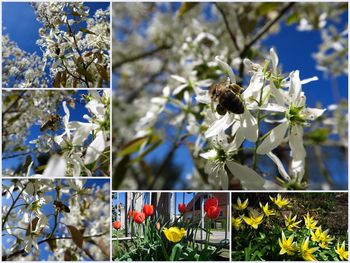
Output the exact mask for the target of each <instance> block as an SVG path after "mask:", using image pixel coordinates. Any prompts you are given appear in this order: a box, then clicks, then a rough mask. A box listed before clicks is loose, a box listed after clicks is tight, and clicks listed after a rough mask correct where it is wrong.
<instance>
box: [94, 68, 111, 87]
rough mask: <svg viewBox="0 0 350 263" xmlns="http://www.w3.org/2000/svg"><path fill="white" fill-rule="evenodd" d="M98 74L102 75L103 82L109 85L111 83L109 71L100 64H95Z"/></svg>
mask: <svg viewBox="0 0 350 263" xmlns="http://www.w3.org/2000/svg"><path fill="white" fill-rule="evenodd" d="M95 66H96V68H97V71H98V73H99V74H100V75H101V77H102V78H103V80H104V81H105V82H106V83H108V82H109V74H108V72H107V69H106V68H105V67H104V66H101V65H100V64H95Z"/></svg>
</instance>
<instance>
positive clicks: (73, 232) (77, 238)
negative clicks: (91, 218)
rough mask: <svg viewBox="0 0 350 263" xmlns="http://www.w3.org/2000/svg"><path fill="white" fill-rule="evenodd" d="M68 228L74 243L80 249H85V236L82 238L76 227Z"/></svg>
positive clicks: (69, 226) (70, 226)
mask: <svg viewBox="0 0 350 263" xmlns="http://www.w3.org/2000/svg"><path fill="white" fill-rule="evenodd" d="M67 227H68V229H69V231H70V233H71V235H72V239H73V242H74V243H75V244H76V245H77V246H78V247H79V248H82V247H83V236H82V234H81V232H80V231H79V230H78V229H77V228H76V227H75V226H72V225H68V226H67Z"/></svg>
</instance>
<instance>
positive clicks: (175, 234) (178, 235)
mask: <svg viewBox="0 0 350 263" xmlns="http://www.w3.org/2000/svg"><path fill="white" fill-rule="evenodd" d="M163 232H164V235H165V237H166V238H167V239H168V240H169V241H171V242H173V243H177V242H180V241H181V239H182V238H183V237H184V235H185V234H186V229H184V228H181V229H180V228H178V227H170V228H164V229H163Z"/></svg>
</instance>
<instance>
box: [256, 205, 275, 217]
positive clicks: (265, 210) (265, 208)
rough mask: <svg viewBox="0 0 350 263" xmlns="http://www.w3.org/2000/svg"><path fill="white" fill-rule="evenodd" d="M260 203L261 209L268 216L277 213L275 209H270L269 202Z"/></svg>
mask: <svg viewBox="0 0 350 263" xmlns="http://www.w3.org/2000/svg"><path fill="white" fill-rule="evenodd" d="M259 205H260V207H261V209H262V210H263V212H264V214H265V215H266V216H267V217H269V216H272V215H275V214H276V213H275V211H273V210H272V209H271V210H269V203H266V204H265V205H262V204H261V203H260V202H259Z"/></svg>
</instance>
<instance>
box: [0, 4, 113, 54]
mask: <svg viewBox="0 0 350 263" xmlns="http://www.w3.org/2000/svg"><path fill="white" fill-rule="evenodd" d="M84 4H85V5H86V6H88V7H90V15H93V14H94V13H95V11H96V10H97V9H100V8H102V9H106V8H107V7H108V6H109V3H107V2H94V3H92V2H86V3H84ZM2 26H3V28H4V29H3V35H5V34H9V35H10V38H11V40H13V41H15V42H17V43H18V46H19V47H20V48H21V49H23V50H25V51H28V52H30V53H33V52H36V53H37V54H38V55H40V56H41V53H42V52H41V50H40V48H39V47H38V46H37V45H36V40H38V39H39V34H38V30H39V28H40V27H41V23H40V22H38V21H37V20H36V17H35V14H34V10H33V8H32V6H31V5H30V3H28V2H4V3H2Z"/></svg>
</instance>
